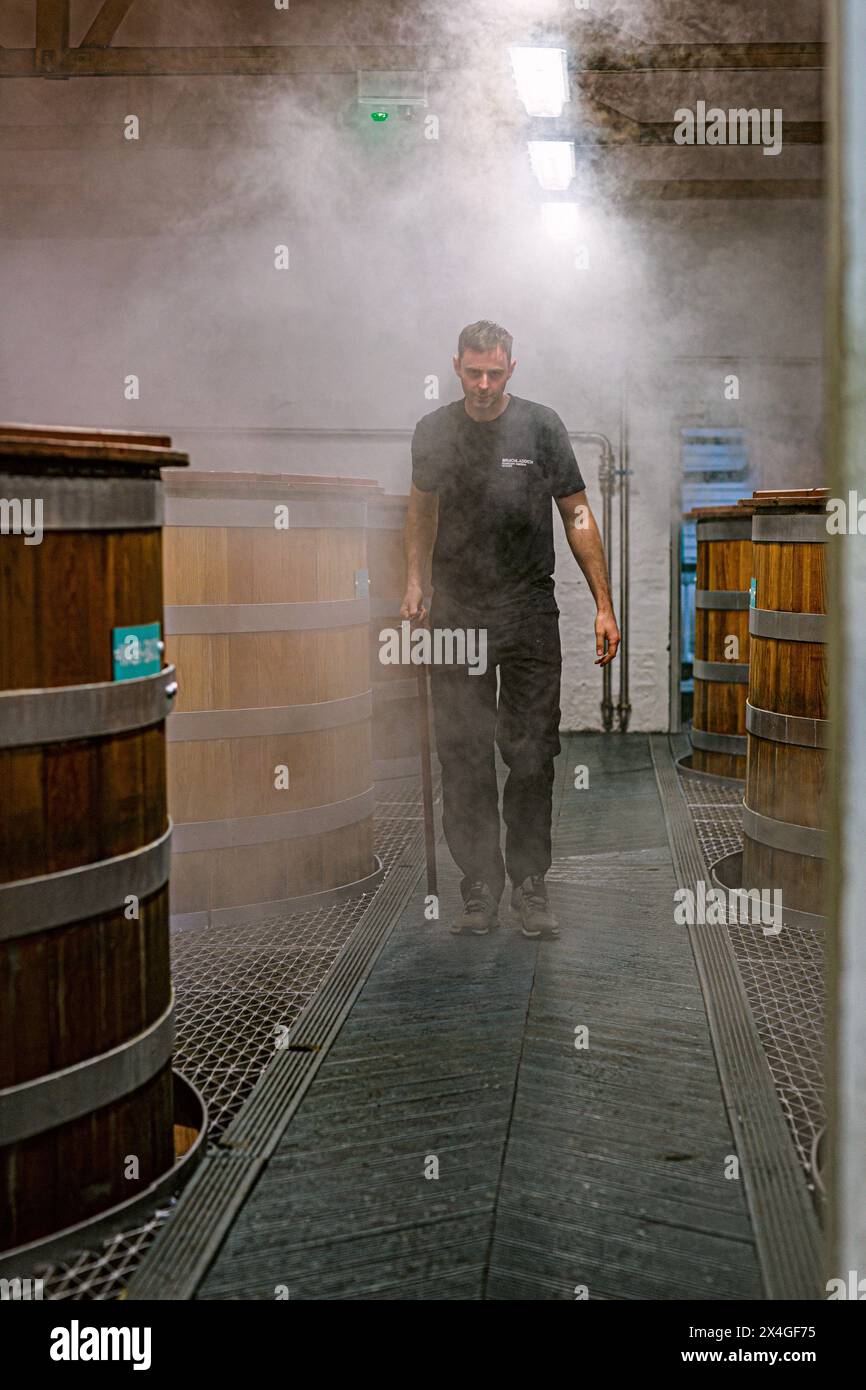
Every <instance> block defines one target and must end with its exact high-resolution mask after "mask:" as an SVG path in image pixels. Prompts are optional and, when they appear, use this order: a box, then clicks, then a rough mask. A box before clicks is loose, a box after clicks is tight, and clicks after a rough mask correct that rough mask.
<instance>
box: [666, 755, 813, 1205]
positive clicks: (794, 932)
mask: <svg viewBox="0 0 866 1390" xmlns="http://www.w3.org/2000/svg"><path fill="white" fill-rule="evenodd" d="M680 786H681V788H682V793H683V796H684V797H685V800H686V804H687V805H688V808H689V811H690V813H691V817H692V820H693V821H694V825H695V830H696V831H697V834H698V839H699V840H700V842H701V849H702V850H703V853H704V858H705V859H706V861H707V866H708V867H709V865H711V864H712V863H713V862H714V861H715V860H717V859H720V858H721V856H722V855H724V854H730V853H731V852H732V851H733V850H739V849H742V847H743V794H742V792H741V791H736V790H734V791H732V790H731V788H730V787H728V786H725V784H724V783H713V782H702V781H698V780H697V779H696V778H685V777H684V778H682V780H681V783H680ZM728 936H729V938H730V941H731V946H732V948H733V952H734V955H735V957H736V961H737V965H738V967H739V971H740V976H741V978H742V981H743V985H744V987H745V990H746V994H747V996H748V1000H749V1007H750V1008H751V1011H752V1015H753V1017H754V1019H755V1023H756V1025H757V1028H758V1032H759V1033H760V1036H761V1043H762V1045H763V1048H764V1052H765V1054H766V1057H767V1062H768V1064H769V1067H770V1071H771V1072H772V1075H773V1081H774V1083H775V1086H776V1093H777V1095H778V1097H779V1102H780V1104H781V1106H782V1109H783V1111H784V1114H785V1118H786V1120H787V1121H788V1125H789V1127H790V1130H791V1136H792V1138H793V1141H794V1144H795V1147H796V1150H797V1156H798V1158H799V1160H800V1163H801V1165H802V1167H803V1170H804V1172H805V1173H806V1175H807V1185H808V1186H809V1188H810V1190H812V1191H814V1189H815V1181H814V1177H815V1175H814V1168H813V1159H814V1148H815V1145H816V1143H817V1141H818V1137H819V1135H820V1134H821V1131H822V1130H823V1127H824V1125H825V1123H826V1119H827V1117H826V1112H825V1108H824V1064H825V1052H826V1035H825V1018H826V1009H825V1003H826V1000H825V996H826V985H825V970H826V962H825V952H826V933H825V931H824V930H823V929H818V928H816V927H811V926H804V925H802V924H801V923H797V924H793V923H786V925H785V928H784V930H783V931H782V932H781V933H780V934H779V935H778V937H766V936H765V935H764V933H763V931H762V930H761V928H760V927H758V926H753V925H750V924H747V923H740V922H735V921H729V923H728ZM815 1200H816V1203H817V1204H818V1206H819V1209H820V1194H819V1193H818V1192H815Z"/></svg>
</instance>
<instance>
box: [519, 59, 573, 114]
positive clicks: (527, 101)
mask: <svg viewBox="0 0 866 1390" xmlns="http://www.w3.org/2000/svg"><path fill="white" fill-rule="evenodd" d="M509 52H510V54H511V66H512V69H513V71H514V81H515V82H516V84H517V94H518V96H519V97H520V100H521V101H522V102H523V105H524V106H525V107H526V114H527V115H528V116H561V115H562V108H563V105H564V103H565V102H567V101H568V100H569V99H570V98H569V94H568V67H567V65H566V51H565V49H564V48H512V49H510V50H509Z"/></svg>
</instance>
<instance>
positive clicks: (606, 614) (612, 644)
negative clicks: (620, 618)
mask: <svg viewBox="0 0 866 1390" xmlns="http://www.w3.org/2000/svg"><path fill="white" fill-rule="evenodd" d="M605 638H607V651H605V649H604V642H605ZM619 643H620V636H619V628H618V627H617V625H616V618H615V617H614V616H613V609H612V608H599V610H598V612H597V613H596V615H595V650H596V654H597V658H598V659H597V660H596V662H595V665H596V666H607V665H608V664H609V663H610V662H611V661H613V659H614V657H615V656H616V654H617V651H618V650H619Z"/></svg>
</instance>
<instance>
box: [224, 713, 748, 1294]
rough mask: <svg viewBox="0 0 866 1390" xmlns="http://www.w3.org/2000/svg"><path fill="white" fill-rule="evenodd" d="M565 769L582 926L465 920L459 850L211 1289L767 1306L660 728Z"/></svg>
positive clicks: (556, 876)
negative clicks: (691, 918) (537, 938)
mask: <svg viewBox="0 0 866 1390" xmlns="http://www.w3.org/2000/svg"><path fill="white" fill-rule="evenodd" d="M576 764H585V765H586V766H587V767H588V768H589V779H590V786H589V788H588V789H586V790H581V791H575V790H574V789H573V787H572V782H573V768H574V766H575V765H576ZM558 772H559V778H558V788H559V791H558V795H557V803H558V804H557V807H556V812H557V814H556V823H555V846H554V854H555V860H554V866H553V869H552V871H551V875H550V879H549V881H550V887H551V898H552V900H553V902H554V905H555V908H556V910H557V913H558V915H559V918H560V922H561V930H562V934H561V937H560V939H559V940H558V941H555V942H550V941H545V942H539V943H535V942H530V941H526V940H525V939H524V938H523V937H521V936H520V934H519V932H518V931H517V930H516V927H515V925H514V922H513V920H512V917H511V913H510V910H509V908H508V906H507V899H503V906H502V910H501V916H502V920H503V927H502V930H500V931H499V932H496V933H493V934H492V935H490V936H488V937H480V938H475V937H466V938H464V937H451V936H450V935H449V934H448V932H447V930H446V926H447V922H448V921H449V920H450V917H451V915H452V914H453V913H454V912H455V911H456V910H457V909H458V905H459V892H458V882H459V874H458V873H457V871H456V870H455V869H454V868H453V866H452V865H451V863H450V856H449V855H448V853H447V849H446V848H445V846H444V844H443V845H440V866H441V871H440V893H441V920H440V922H438V923H437V922H427V921H425V919H424V913H423V907H424V891H425V890H424V885H423V881H422V882H420V883H419V884H418V886H417V889H416V892H415V894H414V896H413V898H412V901H411V902H410V904H409V906H408V907H407V909H406V911H405V912H404V913H403V915H402V918H401V920H400V922H399V924H398V926H397V928H396V930H395V932H394V933H393V935H392V937H391V938H390V941H389V942H388V945H387V946H386V948H385V950H384V951H383V953H382V955H381V956H380V958H379V960H378V962H377V964H376V966H375V968H374V970H373V972H372V974H371V976H370V978H369V980H368V981H367V984H366V986H365V988H364V990H363V992H362V994H361V995H360V997H359V999H358V1001H357V1002H356V1004H355V1006H354V1008H353V1010H352V1012H351V1014H350V1015H349V1017H348V1019H347V1021H346V1023H345V1024H344V1026H343V1029H342V1031H341V1032H340V1035H339V1037H338V1039H337V1041H336V1043H335V1044H334V1046H333V1047H332V1049H331V1051H330V1053H329V1055H328V1056H327V1058H326V1059H325V1061H324V1063H323V1065H322V1067H321V1069H320V1071H319V1072H318V1074H317V1076H316V1078H315V1080H314V1081H313V1084H312V1086H311V1088H310V1090H309V1092H308V1093H307V1095H306V1096H305V1098H304V1100H303V1102H302V1104H301V1106H300V1108H299V1110H298V1112H297V1114H296V1115H295V1117H294V1119H293V1120H292V1122H291V1123H290V1124H289V1126H288V1128H287V1130H286V1132H285V1134H284V1135H283V1138H282V1141H281V1143H280V1145H279V1146H278V1148H277V1151H276V1153H275V1155H274V1157H273V1158H272V1160H271V1161H270V1163H269V1164H268V1166H267V1168H266V1170H265V1172H264V1174H263V1175H262V1177H261V1178H260V1180H259V1182H258V1184H257V1185H256V1187H255V1188H254V1190H253V1192H252V1193H251V1196H250V1198H249V1199H248V1200H247V1202H246V1204H245V1206H244V1207H243V1209H242V1211H241V1213H240V1215H239V1217H238V1220H237V1221H236V1223H235V1225H234V1227H233V1228H232V1231H231V1232H230V1234H229V1236H228V1238H227V1239H226V1241H225V1243H224V1245H223V1248H222V1250H221V1251H220V1253H219V1255H218V1256H217V1259H216V1261H215V1262H214V1264H213V1266H212V1267H211V1270H210V1272H209V1274H208V1277H207V1279H206V1281H205V1283H204V1284H203V1286H202V1288H201V1289H200V1292H199V1295H198V1296H199V1298H203V1299H273V1298H274V1297H275V1296H276V1293H275V1291H276V1290H277V1289H278V1288H280V1287H281V1286H284V1287H285V1288H286V1289H287V1291H288V1294H289V1297H290V1298H293V1299H295V1298H300V1299H425V1300H429V1299H446V1300H447V1299H465V1300H477V1299H507V1300H524V1299H574V1298H575V1297H577V1296H580V1293H581V1292H582V1291H583V1290H584V1289H585V1290H586V1295H587V1296H588V1297H589V1298H596V1299H675V1300H688V1299H725V1300H727V1299H750V1298H761V1297H762V1290H761V1283H760V1276H759V1273H758V1267H757V1262H756V1258H755V1251H754V1243H753V1239H752V1232H751V1227H750V1222H749V1217H748V1214H747V1211H746V1207H745V1202H744V1196H743V1187H742V1183H741V1182H740V1181H739V1180H736V1179H730V1178H726V1176H725V1166H726V1161H727V1159H728V1156H729V1155H731V1154H732V1153H733V1152H734V1150H733V1142H732V1139H731V1132H730V1128H729V1125H728V1122H727V1118H726V1115H725V1110H724V1105H723V1102H722V1095H721V1090H720V1085H719V1079H718V1074H717V1070H716V1065H715V1060H714V1057H713V1052H712V1046H711V1043H710V1037H709V1032H708V1028H707V1022H706V1015H705V1011H704V1006H703V1000H702V996H701V991H700V988H699V985H698V980H697V975H696V972H695V966H694V961H693V957H692V953H691V949H690V946H689V941H688V937H687V933H686V929H685V927H680V926H677V925H675V923H674V921H673V893H674V890H675V887H676V884H675V880H674V876H673V870H672V866H671V860H670V854H669V850H668V844H667V839H666V836H665V827H664V820H663V816H662V808H661V804H660V802H659V798H658V793H657V791H656V783H655V778H654V774H653V771H652V764H651V761H650V757H649V749H648V745H647V740H646V739H645V738H644V737H642V736H640V735H627V736H625V737H621V736H607V737H605V736H603V735H592V734H588V735H572V736H570V737H569V738H568V740H566V739H563V753H562V754H561V757H560V762H559V768H558ZM580 1027H585V1028H586V1029H588V1047H586V1048H580V1049H578V1048H576V1047H575V1040H576V1035H575V1029H576V1028H580ZM432 1172H438V1176H436V1177H430V1176H426V1174H429V1173H432Z"/></svg>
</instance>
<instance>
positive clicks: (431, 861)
mask: <svg viewBox="0 0 866 1390" xmlns="http://www.w3.org/2000/svg"><path fill="white" fill-rule="evenodd" d="M418 727H419V732H420V751H421V801H422V804H423V807H424V852H425V855H426V859H427V892H428V893H429V894H434V895H437V896H438V893H439V889H438V887H437V879H436V829H435V826H434V823H433V760H432V754H431V750H430V697H429V689H428V685H427V667H426V666H419V667H418Z"/></svg>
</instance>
